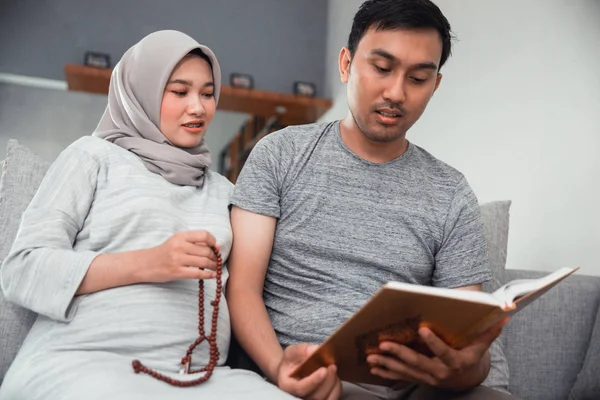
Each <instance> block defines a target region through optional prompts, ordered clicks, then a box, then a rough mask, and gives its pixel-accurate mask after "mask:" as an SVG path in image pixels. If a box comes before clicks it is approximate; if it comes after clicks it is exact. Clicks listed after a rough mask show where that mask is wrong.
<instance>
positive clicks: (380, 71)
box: [375, 65, 390, 74]
mask: <svg viewBox="0 0 600 400" xmlns="http://www.w3.org/2000/svg"><path fill="white" fill-rule="evenodd" d="M375 69H376V70H377V72H379V73H382V74H387V73H388V72H390V70H389V69H387V68H382V67H380V66H378V65H375Z"/></svg>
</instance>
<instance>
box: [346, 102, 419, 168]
mask: <svg viewBox="0 0 600 400" xmlns="http://www.w3.org/2000/svg"><path fill="white" fill-rule="evenodd" d="M340 134H341V136H342V141H343V142H344V144H346V146H348V148H349V149H350V150H352V152H354V154H356V155H357V156H359V157H360V158H362V159H363V160H366V161H369V162H372V163H376V164H382V163H385V162H388V161H392V160H395V159H396V158H398V157H400V156H401V155H402V154H404V152H405V151H406V149H407V148H408V141H407V140H406V135H402V137H400V138H398V139H396V140H394V141H392V142H376V141H373V140H370V139H369V138H367V137H366V136H365V135H364V134H363V133H362V132H361V131H360V128H359V127H358V125H357V124H356V122H355V121H354V117H353V116H352V114H350V113H349V114H348V115H347V116H346V118H344V119H343V120H342V121H341V122H340Z"/></svg>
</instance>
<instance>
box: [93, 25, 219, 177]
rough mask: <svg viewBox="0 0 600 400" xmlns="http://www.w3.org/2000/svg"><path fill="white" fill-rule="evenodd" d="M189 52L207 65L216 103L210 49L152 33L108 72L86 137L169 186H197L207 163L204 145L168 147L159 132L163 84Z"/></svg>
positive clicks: (183, 37) (170, 33) (188, 39)
mask: <svg viewBox="0 0 600 400" xmlns="http://www.w3.org/2000/svg"><path fill="white" fill-rule="evenodd" d="M194 49H200V50H201V51H202V52H203V53H204V54H205V55H206V56H207V57H208V58H209V59H210V60H211V64H212V71H213V79H214V83H215V101H216V102H217V103H218V101H219V94H220V90H221V69H220V67H219V62H218V61H217V58H216V57H215V55H214V53H213V52H212V50H211V49H209V48H208V47H206V46H203V45H201V44H199V43H198V42H196V41H195V40H194V39H192V38H191V37H189V36H187V35H186V34H184V33H181V32H177V31H172V30H166V31H158V32H154V33H151V34H150V35H148V36H146V37H145V38H143V39H142V40H141V41H140V42H139V43H137V44H135V45H134V46H133V47H131V48H130V49H129V50H127V51H126V52H125V54H124V55H123V57H122V58H121V60H120V61H119V62H118V64H117V65H116V66H115V68H114V69H113V72H112V76H111V78H110V86H109V91H108V106H107V107H106V110H105V111H104V114H103V115H102V118H101V120H100V123H99V124H98V127H97V128H96V130H95V131H94V133H93V134H92V135H93V136H97V137H99V138H103V139H106V140H108V141H110V142H112V143H114V144H116V145H118V146H121V147H123V148H124V149H127V150H129V151H131V152H132V153H134V154H136V155H137V156H139V157H140V158H141V159H142V161H143V162H144V165H145V166H146V168H148V170H150V171H151V172H154V173H156V174H160V175H162V176H163V177H164V178H165V179H166V180H167V181H169V182H171V183H174V184H177V185H185V186H197V187H202V185H203V183H204V175H205V174H206V172H207V170H208V169H209V168H210V164H211V157H210V151H209V149H208V147H207V146H206V143H205V141H204V140H202V142H201V143H200V144H199V145H198V146H197V147H194V148H189V149H182V148H179V147H176V146H174V145H173V144H172V143H171V142H169V140H168V139H167V138H166V137H165V136H164V135H163V134H162V133H161V131H160V129H159V127H160V107H161V103H162V97H163V92H164V89H165V85H166V83H167V80H168V79H169V76H170V75H171V72H172V71H173V69H174V68H175V66H176V65H177V63H178V62H179V61H180V60H181V59H182V58H183V57H184V56H185V55H186V54H188V53H189V52H190V51H191V50H194Z"/></svg>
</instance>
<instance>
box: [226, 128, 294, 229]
mask: <svg viewBox="0 0 600 400" xmlns="http://www.w3.org/2000/svg"><path fill="white" fill-rule="evenodd" d="M282 145H283V143H282V138H280V137H278V133H272V134H270V135H269V136H265V137H264V138H263V139H262V140H260V141H259V142H258V143H257V144H256V146H254V148H253V149H252V151H251V153H250V155H249V156H248V159H247V160H246V163H245V164H244V167H243V168H242V171H241V172H240V175H239V176H238V178H237V181H236V184H235V189H234V191H233V196H232V197H231V199H230V201H229V203H230V206H231V205H234V206H237V207H240V208H242V209H244V210H247V211H250V212H253V213H256V214H262V215H267V216H270V217H275V218H279V216H280V199H281V188H282V182H283V174H284V169H285V167H284V164H285V163H284V162H283V159H284V158H286V157H289V154H287V152H285V150H284V149H283V148H282Z"/></svg>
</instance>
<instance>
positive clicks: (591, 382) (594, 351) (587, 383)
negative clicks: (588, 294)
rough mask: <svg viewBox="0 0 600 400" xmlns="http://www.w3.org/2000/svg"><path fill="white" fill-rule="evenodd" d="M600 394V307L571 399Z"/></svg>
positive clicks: (587, 397) (592, 397)
mask: <svg viewBox="0 0 600 400" xmlns="http://www.w3.org/2000/svg"><path fill="white" fill-rule="evenodd" d="M599 396H600V307H599V308H598V312H597V313H596V323H595V324H594V330H593V331H592V336H591V337H590V344H589V347H588V349H587V354H586V356H585V361H584V362H583V367H582V368H581V371H580V372H579V375H578V376H577V380H576V381H575V385H573V389H571V395H570V396H569V399H572V400H592V399H597V398H598V397H599Z"/></svg>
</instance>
